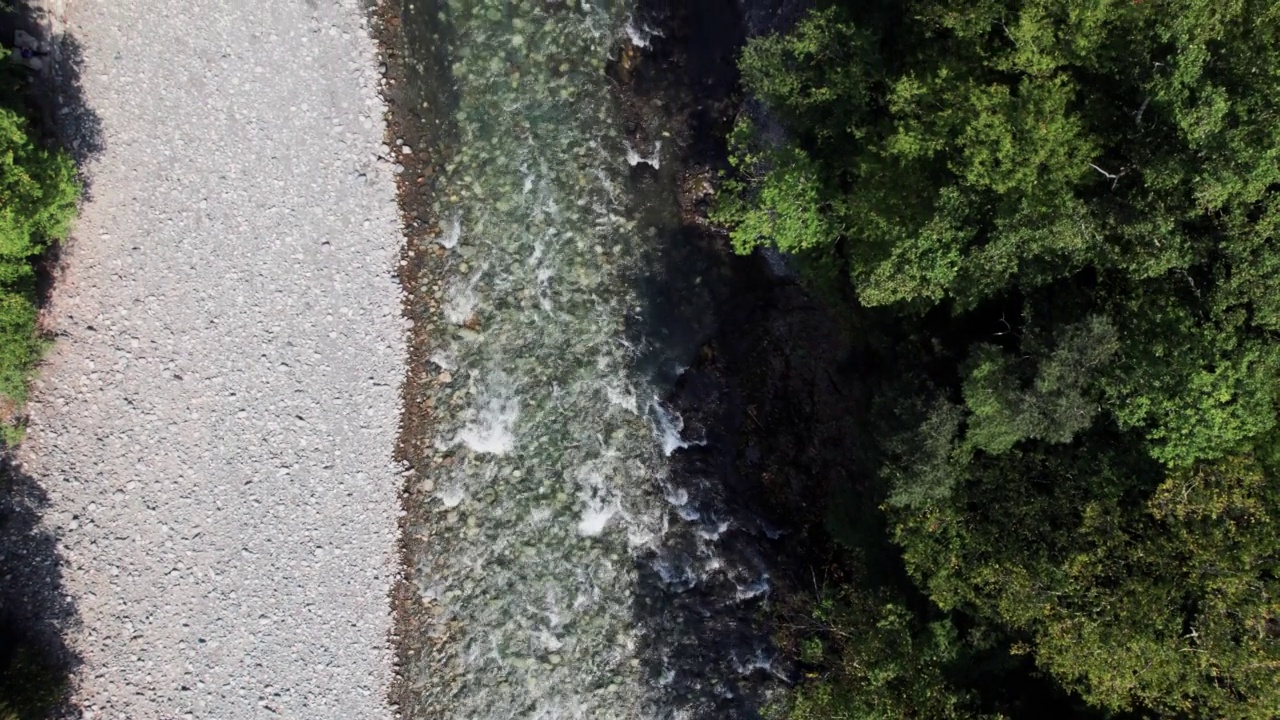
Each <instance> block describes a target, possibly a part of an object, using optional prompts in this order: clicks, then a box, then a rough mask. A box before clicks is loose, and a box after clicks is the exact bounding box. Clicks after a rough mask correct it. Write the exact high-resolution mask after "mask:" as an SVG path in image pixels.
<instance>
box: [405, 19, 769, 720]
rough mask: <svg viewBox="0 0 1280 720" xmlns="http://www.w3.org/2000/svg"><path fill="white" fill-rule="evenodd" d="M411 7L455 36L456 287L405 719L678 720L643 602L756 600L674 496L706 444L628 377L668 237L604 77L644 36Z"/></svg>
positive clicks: (747, 671) (451, 213)
mask: <svg viewBox="0 0 1280 720" xmlns="http://www.w3.org/2000/svg"><path fill="white" fill-rule="evenodd" d="M407 8H408V9H409V12H408V18H409V22H421V23H425V24H429V25H431V26H433V27H443V28H447V32H446V33H443V34H442V35H441V37H447V38H449V39H448V40H447V47H446V48H444V50H445V55H446V56H447V61H446V62H447V66H448V68H449V71H450V74H451V76H452V84H453V90H454V94H455V106H454V108H453V111H452V112H453V117H452V124H453V125H454V133H455V139H456V146H455V147H454V149H453V153H452V156H451V160H450V161H449V163H448V166H447V168H446V172H445V174H444V176H443V177H440V178H438V179H437V183H436V189H435V194H436V204H437V208H436V210H437V216H438V217H439V218H441V220H442V228H443V229H442V232H441V234H440V236H439V237H438V238H437V242H438V243H439V244H440V245H441V246H443V247H444V248H446V249H447V253H448V254H447V258H448V260H447V261H448V263H449V264H450V267H451V279H450V280H449V282H448V284H447V287H446V288H445V291H444V295H445V297H444V302H443V306H442V308H441V315H442V316H443V318H442V321H441V323H440V328H441V329H438V330H437V332H436V337H435V339H434V344H435V348H436V349H435V355H434V357H433V358H432V362H433V364H434V366H435V367H433V368H431V371H432V372H436V373H443V372H447V373H448V374H449V375H450V376H451V380H450V382H449V383H448V384H447V386H446V387H445V388H444V390H443V391H442V393H441V395H440V396H439V397H438V398H436V401H435V420H436V422H435V427H434V428H433V432H434V436H433V437H432V438H431V442H432V445H433V447H434V448H435V453H434V456H433V457H432V458H431V459H430V460H429V463H430V468H431V470H430V472H429V475H430V483H431V485H432V491H431V494H430V498H429V500H427V507H426V508H425V511H426V513H427V515H428V516H429V517H430V518H431V521H430V523H429V524H428V526H426V527H422V528H419V529H418V530H416V531H415V532H416V533H417V534H418V535H420V537H416V538H414V537H411V538H410V539H409V550H410V552H411V557H412V559H413V563H414V567H413V572H412V577H411V581H412V582H413V583H414V584H415V585H416V588H417V592H418V594H419V598H420V600H421V603H422V606H423V608H424V611H423V612H424V613H426V614H427V616H428V617H429V618H430V619H429V621H428V622H427V631H426V632H427V636H428V637H426V638H421V639H416V640H414V641H411V645H412V644H414V642H421V644H422V651H421V654H420V655H419V656H418V657H416V658H413V659H412V660H411V662H410V663H409V665H408V666H407V667H405V668H403V672H404V674H405V677H406V678H407V681H408V683H409V685H410V687H411V688H412V690H413V692H414V694H415V697H417V698H418V705H417V706H416V707H415V708H410V709H409V710H410V711H411V714H412V715H413V716H414V717H430V718H468V719H481V718H504V719H505V718H530V719H533V718H565V719H568V718H584V719H587V718H590V719H592V720H603V719H607V718H619V719H622V718H651V717H652V718H658V717H662V718H667V717H672V718H674V717H688V716H690V715H689V713H691V712H693V709H692V708H693V704H691V703H685V702H681V701H673V700H672V699H671V692H670V689H671V688H673V687H677V686H679V685H680V681H679V680H678V676H679V675H680V674H682V673H684V674H685V675H688V674H689V673H690V672H693V673H702V672H704V670H701V669H699V670H692V671H690V670H687V669H684V668H681V667H678V664H677V663H671V662H667V661H666V660H665V659H664V658H663V657H661V655H662V654H663V652H664V651H663V648H664V647H667V646H668V644H667V643H665V640H663V639H662V638H655V637H654V636H653V634H654V632H655V626H653V625H647V624H646V622H645V621H644V620H643V618H644V617H646V616H647V615H646V612H647V611H646V609H645V608H646V607H647V606H651V605H653V604H654V603H655V602H656V603H662V602H665V601H664V600H662V598H661V597H658V598H656V599H655V597H653V596H650V597H641V595H642V594H645V593H646V592H649V591H652V593H656V594H657V595H659V596H661V595H662V594H663V593H667V594H672V595H679V594H682V593H685V592H686V591H688V590H689V589H691V588H693V587H694V586H696V585H698V584H699V583H703V582H706V581H708V579H709V578H713V577H719V578H721V580H722V581H723V582H722V584H726V583H727V585H728V586H730V587H731V589H730V590H729V597H728V598H727V599H725V600H717V601H716V602H723V603H725V604H727V605H733V604H735V603H747V602H752V601H753V600H756V599H758V598H760V597H763V596H764V595H766V594H767V592H768V580H767V577H766V576H765V575H764V574H763V573H761V572H758V571H755V570H749V571H748V570H742V569H740V568H733V567H726V563H725V560H724V559H723V558H722V557H721V556H720V554H718V553H717V552H716V550H715V544H716V542H717V541H718V539H719V538H720V536H721V534H722V533H723V532H724V531H725V529H726V528H727V527H728V523H727V522H726V521H725V520H722V519H719V518H717V517H712V516H708V517H703V515H704V510H701V509H699V508H698V507H697V502H696V498H695V499H694V500H691V498H690V492H689V491H688V490H687V489H684V488H681V487H677V484H676V483H674V482H673V481H671V480H670V478H669V467H668V465H669V460H668V458H669V456H670V455H671V454H672V453H676V452H680V451H681V449H682V448H688V447H690V446H691V445H692V444H694V443H696V442H697V439H696V438H686V437H683V435H682V422H681V420H680V418H679V416H678V415H676V414H674V413H672V412H671V411H670V410H669V409H668V408H666V407H665V406H664V405H663V403H662V402H660V401H659V400H658V399H657V397H658V396H660V394H661V389H660V388H657V387H654V386H653V385H652V384H651V383H649V382H647V381H645V380H643V379H640V377H639V374H638V373H636V372H635V371H634V370H635V363H636V357H637V348H636V347H635V342H634V341H629V340H628V332H627V318H628V317H629V316H631V317H634V316H635V314H637V313H640V312H642V311H643V306H644V301H643V299H642V298H639V297H637V295H636V290H635V288H636V287H639V284H638V283H637V282H636V279H637V277H639V276H641V275H643V274H644V273H645V272H647V270H646V263H647V260H646V258H647V257H649V256H650V255H651V254H652V251H653V248H654V244H655V238H656V236H657V235H658V233H659V232H660V231H659V230H658V229H657V228H654V227H652V223H651V222H640V221H639V220H638V219H637V218H638V217H639V215H637V214H636V212H635V211H634V210H633V209H632V208H634V207H636V204H637V203H636V202H635V198H633V197H630V196H629V194H628V193H629V192H630V190H629V184H628V177H629V173H631V172H633V167H635V166H637V165H641V164H643V165H647V166H650V167H653V168H657V167H659V166H660V165H661V164H662V152H663V148H662V147H661V145H657V146H654V147H645V148H631V147H629V146H628V144H627V142H626V141H625V138H623V137H622V136H621V134H620V131H621V128H620V125H621V123H620V122H619V114H618V111H617V108H616V107H615V100H614V98H613V97H612V95H611V88H610V86H609V83H610V82H611V81H610V80H609V78H608V77H607V75H606V73H605V66H606V63H607V61H608V59H609V57H610V55H612V54H615V53H616V50H617V47H618V44H619V42H620V41H621V40H622V39H623V38H627V37H628V36H636V37H640V38H641V39H643V37H644V33H645V29H644V28H643V26H642V25H638V24H637V23H635V22H632V21H631V15H630V13H631V11H632V8H631V7H630V5H629V3H627V2H623V1H621V0H620V1H618V2H607V1H604V0H597V1H596V2H591V1H590V0H510V1H509V2H507V1H498V0H447V2H444V1H442V2H438V3H428V4H427V5H425V6H417V7H415V6H413V5H407ZM415 12H416V13H424V12H426V13H432V14H434V16H433V17H425V18H424V17H419V18H418V19H417V20H415V19H414V13H415ZM633 42H634V38H633ZM431 50H432V49H428V48H423V49H422V52H424V53H426V52H429V51H431ZM434 50H438V48H436V49H434ZM646 588H648V589H649V590H646ZM657 614H658V615H662V614H663V613H661V612H659V613H657ZM693 614H694V615H698V616H705V615H706V614H707V613H703V612H701V611H696V612H694V613H693ZM681 622H683V621H675V622H674V624H676V625H678V624H680V623H681ZM660 624H661V623H660ZM671 624H673V623H672V622H668V623H666V625H671ZM662 632H663V633H669V632H676V633H678V632H680V629H679V628H677V627H663V628H662ZM769 663H770V660H769V657H768V652H767V648H764V647H763V646H760V647H753V648H749V649H746V650H741V651H739V650H735V651H734V652H730V653H728V654H727V655H726V656H725V667H726V668H728V669H727V670H726V672H728V673H730V674H733V675H739V676H750V675H752V674H753V673H757V672H761V671H763V672H766V673H767V672H768V670H769ZM717 683H719V684H717ZM686 684H687V681H686ZM694 684H696V685H698V686H699V687H701V686H702V685H703V684H704V683H703V681H702V680H698V681H697V682H695V683H694ZM705 684H707V685H708V686H714V692H715V693H719V694H720V695H732V694H733V691H731V690H729V689H727V686H724V687H722V686H723V683H720V682H719V681H716V680H714V679H708V680H706V683H705Z"/></svg>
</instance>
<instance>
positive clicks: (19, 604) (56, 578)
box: [0, 456, 80, 720]
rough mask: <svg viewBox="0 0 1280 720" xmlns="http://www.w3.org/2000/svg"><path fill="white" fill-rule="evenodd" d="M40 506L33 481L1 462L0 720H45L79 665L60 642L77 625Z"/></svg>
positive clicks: (43, 502)
mask: <svg viewBox="0 0 1280 720" xmlns="http://www.w3.org/2000/svg"><path fill="white" fill-rule="evenodd" d="M47 507H48V496H47V495H46V493H45V492H44V490H43V489H42V488H41V486H40V483H39V481H37V480H36V479H35V478H32V477H31V476H29V475H27V474H25V473H24V472H22V470H21V469H20V468H18V467H16V466H15V465H14V464H13V462H12V461H11V460H10V459H9V458H8V457H5V456H0V716H4V712H3V711H5V710H6V709H7V710H9V711H10V712H13V713H15V714H16V717H17V718H19V719H20V720H28V719H30V720H36V719H37V718H40V719H41V720H43V719H44V718H48V717H50V716H51V715H50V713H51V710H52V709H53V708H55V707H57V706H59V705H61V704H64V703H65V702H66V697H65V693H66V690H67V688H68V683H69V678H71V677H72V676H73V674H74V673H75V671H76V669H77V668H78V667H79V665H80V658H79V657H78V656H77V655H76V653H75V651H74V650H72V649H71V648H70V647H69V646H68V645H67V642H66V635H67V632H68V631H69V630H71V629H73V628H74V627H75V626H76V624H77V623H78V622H79V619H78V614H77V612H76V608H75V605H74V603H73V602H72V600H71V598H70V597H69V596H68V595H67V594H66V593H65V592H64V590H63V583H62V567H63V562H64V560H63V558H62V556H61V553H60V552H59V549H58V540H57V538H56V537H55V536H54V535H53V533H51V532H50V531H49V530H48V528H46V527H45V526H44V525H43V524H42V523H41V516H42V514H43V513H44V511H45V509H46V508H47ZM61 709H62V710H63V711H68V710H71V708H69V707H62V708H61Z"/></svg>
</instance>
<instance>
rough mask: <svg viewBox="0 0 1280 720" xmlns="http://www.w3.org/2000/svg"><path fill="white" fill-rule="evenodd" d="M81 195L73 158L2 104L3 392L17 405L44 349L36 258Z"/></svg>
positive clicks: (60, 233)
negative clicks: (37, 136)
mask: <svg viewBox="0 0 1280 720" xmlns="http://www.w3.org/2000/svg"><path fill="white" fill-rule="evenodd" d="M78 195H79V191H78V187H77V184H76V181H75V171H74V166H73V165H72V163H71V160H70V158H68V157H67V155H66V154H65V153H62V152H56V151H51V150H47V149H45V148H43V147H40V146H39V145H37V144H36V142H35V140H34V139H33V138H32V137H31V133H30V130H29V128H28V125H27V122H26V120H25V119H24V118H23V117H22V116H21V115H19V114H18V113H16V112H14V111H12V110H9V109H4V108H0V397H3V398H4V399H6V400H7V401H8V402H10V403H12V404H21V403H22V401H23V400H24V399H25V398H26V383H27V378H28V376H29V375H30V373H31V370H32V368H33V367H34V365H35V363H36V361H37V360H38V359H39V357H40V353H41V350H42V348H43V343H42V342H41V340H40V339H39V337H38V336H37V333H36V307H35V289H36V288H35V272H34V270H33V268H32V263H33V261H34V260H35V259H36V258H37V257H38V256H39V255H40V254H41V253H43V252H44V251H45V249H46V248H48V246H49V243H51V242H53V241H55V240H58V239H60V238H62V237H64V236H65V235H66V232H67V228H68V226H69V223H70V221H71V218H72V216H73V214H74V212H75V205H76V200H77V198H78Z"/></svg>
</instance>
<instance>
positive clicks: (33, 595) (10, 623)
mask: <svg viewBox="0 0 1280 720" xmlns="http://www.w3.org/2000/svg"><path fill="white" fill-rule="evenodd" d="M12 5H13V7H11V8H8V9H4V10H0V41H2V42H0V46H3V51H4V57H3V58H0V63H4V70H3V72H4V73H5V74H6V76H7V77H8V78H9V79H10V80H11V82H10V83H9V86H10V91H9V92H10V94H9V95H8V96H6V97H5V98H4V100H5V102H7V103H9V104H10V106H12V107H14V108H15V109H18V110H19V111H20V112H24V113H25V114H26V115H27V117H28V118H29V119H30V122H31V125H32V127H33V129H34V130H35V133H36V137H37V138H38V139H39V141H40V142H42V143H44V144H46V145H48V146H50V147H60V148H63V149H65V150H66V152H67V153H68V154H69V155H70V156H71V158H72V160H73V161H74V162H75V164H76V167H77V169H78V172H79V180H80V183H81V187H82V189H83V196H84V197H85V198H87V197H89V196H90V195H91V192H92V187H91V183H90V177H89V175H88V173H87V172H86V168H87V166H88V164H89V163H90V162H91V161H92V160H93V159H94V158H95V157H97V156H98V155H99V154H100V153H101V152H102V149H103V143H104V140H103V129H102V123H101V120H100V118H99V117H98V115H97V113H95V112H94V111H93V110H92V109H91V108H90V107H89V105H88V102H87V101H86V98H85V95H84V92H83V89H82V85H81V72H82V66H83V48H82V46H81V44H80V43H79V41H78V40H77V39H76V38H75V37H74V36H73V35H72V34H71V33H69V32H65V31H62V32H58V31H57V30H56V29H57V28H60V27H61V23H59V22H58V18H56V17H54V16H52V15H51V14H50V12H49V11H47V10H45V9H43V8H37V7H32V6H31V5H30V4H29V3H28V2H23V1H22V0H19V1H18V2H14V3H12ZM18 30H21V31H23V32H25V33H27V34H28V35H31V36H33V37H35V38H37V39H38V40H40V41H41V42H43V43H47V44H48V47H49V54H48V55H45V56H42V57H41V60H42V61H44V62H45V63H46V66H45V67H44V68H43V69H41V70H33V69H30V68H27V67H26V66H23V65H19V64H18V63H15V62H12V60H11V59H10V57H9V50H10V48H11V46H12V44H13V42H14V38H15V33H16V31H18ZM61 253H62V244H61V243H60V242H54V243H52V244H51V245H50V247H49V249H48V250H47V251H46V252H45V253H44V255H43V256H41V257H40V258H39V259H38V260H37V261H36V262H35V267H36V275H37V287H36V291H37V301H38V305H39V306H40V307H41V308H43V307H46V306H47V304H48V300H49V297H50V293H51V291H52V289H53V287H54V285H55V283H56V279H57V276H58V274H59V272H58V271H59V268H60V263H61ZM48 505H49V498H48V495H47V493H46V492H45V491H44V489H43V487H42V482H41V480H40V479H39V478H36V477H32V476H30V475H28V474H26V473H25V472H23V470H22V469H21V468H20V467H18V466H17V465H16V464H15V463H14V461H13V459H12V455H11V453H10V451H9V450H8V449H5V448H2V447H0V717H4V718H9V717H14V718H17V719H18V720H36V719H37V718H38V719H40V720H45V719H46V718H49V717H62V716H66V717H71V716H75V717H78V716H79V713H78V712H77V711H76V709H75V708H73V707H71V706H70V704H69V703H70V701H69V700H68V699H67V693H66V691H67V689H68V688H69V684H70V678H71V677H73V676H74V673H75V671H76V669H77V668H78V667H79V665H80V662H81V661H80V658H79V657H78V656H77V655H76V653H75V651H74V650H73V649H72V648H71V647H70V646H69V645H68V644H67V641H66V638H67V637H68V632H69V631H71V630H73V629H74V628H75V627H76V625H77V623H78V622H79V616H78V613H77V611H76V608H75V605H74V603H73V601H72V600H71V598H70V597H69V596H68V595H67V594H66V592H65V590H64V588H63V567H64V562H65V561H64V558H63V557H62V555H61V553H60V550H59V544H58V539H57V537H56V536H55V535H54V534H53V533H52V532H51V531H50V530H49V528H48V526H47V524H46V523H44V522H42V516H43V514H44V513H45V512H46V510H47V508H48ZM55 710H56V712H55Z"/></svg>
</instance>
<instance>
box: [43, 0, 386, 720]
mask: <svg viewBox="0 0 1280 720" xmlns="http://www.w3.org/2000/svg"><path fill="white" fill-rule="evenodd" d="M66 23H67V25H66V30H67V32H68V33H69V34H70V35H71V36H72V37H73V38H74V39H75V40H76V41H77V42H78V43H79V44H80V45H81V46H82V48H83V67H82V69H81V84H82V87H83V92H84V97H85V100H86V104H87V105H88V107H89V109H90V110H91V111H93V112H94V113H96V114H97V116H98V118H99V119H100V121H101V131H102V133H101V135H102V146H103V147H102V151H101V152H100V153H99V154H98V155H97V156H96V157H95V158H94V159H93V160H92V161H91V162H90V164H89V166H88V168H87V175H88V177H89V180H90V183H91V186H90V196H89V199H88V200H87V202H86V203H85V206H84V208H83V212H82V216H81V218H80V220H79V222H78V224H77V228H76V230H75V232H74V233H73V237H72V239H71V241H70V242H69V243H68V247H67V250H66V253H65V256H64V257H65V265H66V268H65V274H64V277H63V278H62V280H61V281H60V283H59V285H58V286H57V287H56V290H55V296H54V300H53V304H52V307H51V309H50V315H51V322H52V324H53V327H54V328H56V330H57V332H58V333H59V335H60V338H59V340H58V342H57V344H56V347H55V348H54V350H53V351H52V353H51V356H50V358H49V360H48V362H47V365H46V367H45V369H44V372H43V373H42V377H41V379H40V381H39V382H37V384H36V388H35V394H34V398H33V401H32V403H31V406H30V414H31V427H30V430H29V432H28V436H27V442H26V443H25V444H24V446H23V448H22V450H21V456H20V457H21V461H22V465H23V468H24V469H25V470H26V472H28V473H29V474H31V475H32V476H34V477H35V478H37V479H38V480H39V482H40V483H41V484H42V485H43V486H44V488H45V489H46V490H47V492H48V494H49V496H50V504H49V507H48V508H47V510H46V516H45V522H46V524H47V525H48V526H49V528H50V530H51V531H52V532H54V533H56V535H57V536H58V538H59V541H60V548H61V554H62V558H63V562H64V568H63V572H64V583H65V588H66V590H67V592H68V593H69V594H70V596H71V600H72V602H73V603H74V605H75V608H76V610H77V612H78V615H79V623H78V624H77V626H76V627H74V628H71V629H70V635H71V637H70V644H71V646H72V647H73V649H74V650H75V651H76V652H77V653H78V654H79V655H80V657H81V659H82V661H83V664H82V666H81V667H80V669H79V671H78V674H77V677H76V680H75V684H76V689H75V700H76V702H77V703H78V704H79V706H80V707H81V708H82V709H83V711H84V712H83V715H84V717H85V718H95V719H105V718H112V719H115V718H120V719H127V720H152V719H165V720H169V719H175V720H176V719H177V718H202V719H203V718H209V719H214V720H246V719H250V718H282V717H283V718H306V719H307V720H326V719H329V718H333V719H339V718H340V719H341V720H361V719H364V718H390V717H392V716H393V711H392V709H391V708H390V707H389V706H388V700H387V688H388V686H389V684H390V681H391V678H392V674H393V658H394V653H393V651H392V647H391V637H390V633H391V628H392V616H391V611H390V607H389V600H388V592H389V589H390V586H391V584H392V582H393V581H394V579H395V577H396V573H397V566H398V563H397V559H396V543H397V527H396V522H397V517H398V513H399V490H400V485H401V476H400V468H399V467H398V466H397V465H396V464H395V461H394V459H393V451H394V446H395V441H396V433H397V426H398V420H399V412H400V411H399V407H400V399H399V386H400V383H401V382H402V380H403V375H404V362H405V360H404V353H405V347H404V346H405V321H404V320H403V319H402V316H401V290H400V286H399V284H398V282H397V280H396V278H395V274H394V271H395V269H396V267H397V263H398V260H399V251H400V247H401V243H402V234H401V229H400V223H399V220H398V213H397V209H396V199H395V182H394V174H393V172H394V167H393V166H392V165H390V164H389V163H388V162H387V161H385V160H380V159H379V157H380V155H388V154H389V153H388V151H387V150H386V149H385V148H383V147H382V142H383V132H384V117H383V116H384V110H385V107H384V104H383V101H382V100H381V99H380V96H379V93H378V84H379V64H378V58H377V54H376V50H375V46H374V43H373V41H372V40H371V39H370V35H369V31H368V28H367V21H366V16H365V9H364V7H363V6H362V5H361V4H360V3H359V2H358V0H340V1H337V2H335V1H334V0H277V1H266V0H216V1H213V0H71V1H70V2H68V3H67V8H66ZM391 162H394V159H392V160H391Z"/></svg>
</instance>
